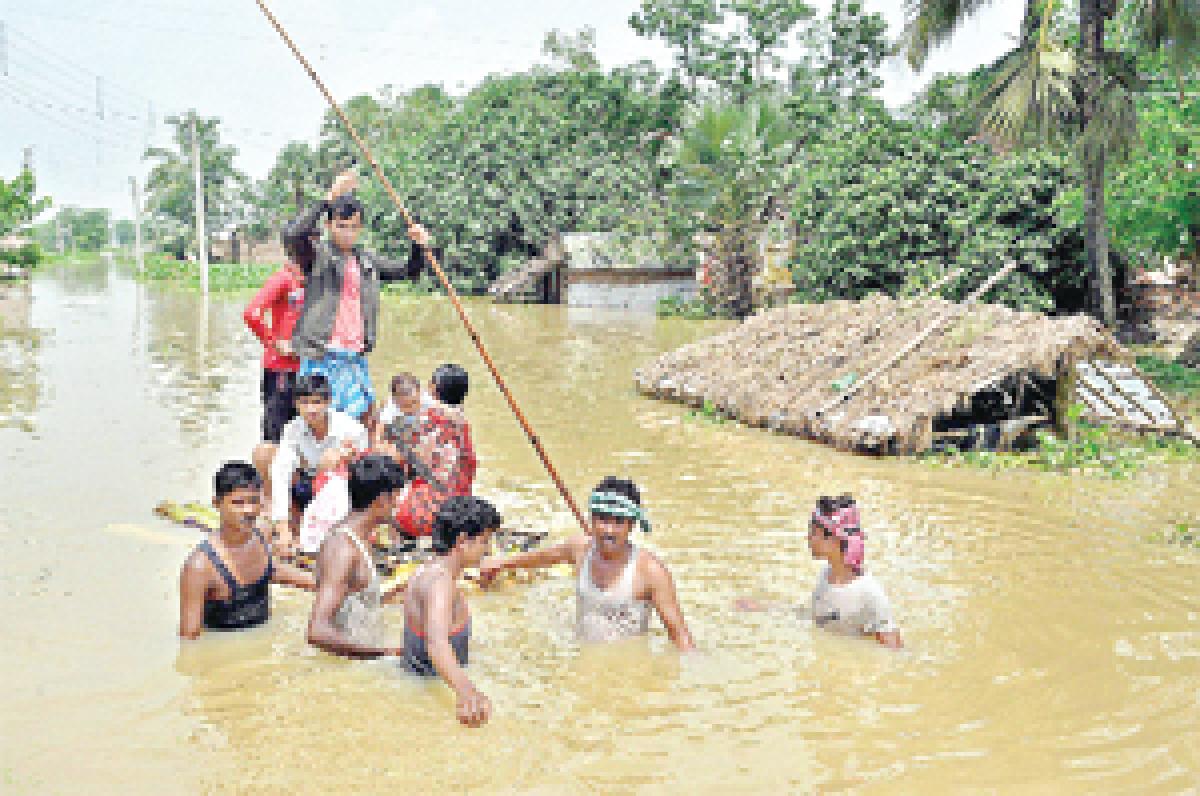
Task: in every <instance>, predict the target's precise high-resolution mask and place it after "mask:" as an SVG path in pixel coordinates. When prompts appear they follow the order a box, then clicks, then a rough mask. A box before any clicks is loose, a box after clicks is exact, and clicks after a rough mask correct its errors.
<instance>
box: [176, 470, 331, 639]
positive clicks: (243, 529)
mask: <svg viewBox="0 0 1200 796" xmlns="http://www.w3.org/2000/svg"><path fill="white" fill-rule="evenodd" d="M213 491H214V497H213V505H214V506H215V507H216V508H217V511H218V512H219V514H220V516H221V527H220V528H219V529H218V530H217V531H216V532H215V533H213V534H210V535H209V538H207V539H205V540H204V541H203V542H201V543H200V544H199V545H197V547H196V549H195V550H193V551H192V553H191V555H189V556H188V558H187V560H186V561H184V563H183V569H182V570H181V571H180V573H179V635H180V637H181V638H187V639H194V638H199V636H200V633H201V632H202V631H203V629H204V628H208V629H209V630H242V629H244V628H248V627H255V626H257V625H260V624H262V623H263V622H265V621H267V618H268V617H269V616H270V613H271V606H270V584H271V583H279V584H284V585H288V586H295V587H297V588H301V589H307V590H309V591H311V590H312V588H313V578H312V575H310V574H309V573H307V572H305V571H303V570H301V569H298V568H297V567H295V566H292V565H290V564H287V563H284V562H281V561H274V560H272V556H271V550H270V547H268V546H267V542H266V540H265V539H264V538H263V536H262V534H261V533H260V532H259V531H258V529H257V528H256V527H255V523H256V522H257V520H258V515H259V512H260V510H261V509H262V480H261V479H260V478H259V476H258V471H257V470H255V469H254V467H253V465H251V464H249V463H248V462H226V463H225V464H223V465H222V466H221V469H220V470H218V471H217V474H216V476H215V477H214V478H213Z"/></svg>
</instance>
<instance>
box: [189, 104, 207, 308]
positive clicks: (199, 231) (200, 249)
mask: <svg viewBox="0 0 1200 796" xmlns="http://www.w3.org/2000/svg"><path fill="white" fill-rule="evenodd" d="M191 122H192V170H193V171H194V172H195V174H196V256H197V265H198V266H199V268H200V292H201V293H202V294H203V295H204V296H205V297H207V296H208V246H207V241H205V239H204V169H203V168H202V167H201V165H200V135H199V132H198V131H197V129H196V112H195V111H192V119H191Z"/></svg>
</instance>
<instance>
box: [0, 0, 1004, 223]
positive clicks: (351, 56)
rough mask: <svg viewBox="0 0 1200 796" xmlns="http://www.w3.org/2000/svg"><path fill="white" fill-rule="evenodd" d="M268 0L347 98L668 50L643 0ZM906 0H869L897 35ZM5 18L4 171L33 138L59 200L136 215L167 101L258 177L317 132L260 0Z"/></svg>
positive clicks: (914, 86) (314, 105)
mask: <svg viewBox="0 0 1200 796" xmlns="http://www.w3.org/2000/svg"><path fill="white" fill-rule="evenodd" d="M268 3H269V5H270V7H271V8H272V9H273V10H274V11H275V13H276V14H277V15H278V16H279V17H280V19H281V21H282V22H283V24H284V25H285V26H286V27H287V28H288V29H289V32H290V33H291V34H292V36H293V38H294V39H295V40H296V43H297V44H298V45H299V47H300V48H301V50H302V51H303V52H304V53H305V54H306V55H307V56H308V57H309V58H310V59H311V60H312V61H313V62H314V66H315V67H316V69H317V70H318V72H319V73H320V74H321V76H322V78H323V79H324V80H325V82H326V83H327V84H328V85H329V86H330V88H331V90H332V91H333V92H334V94H335V95H336V96H337V97H339V98H345V97H347V96H351V95H353V94H359V93H363V92H370V91H374V90H376V89H378V88H379V87H381V86H383V85H385V84H389V83H390V84H391V85H393V86H395V87H396V88H397V89H406V88H411V87H413V86H417V85H422V84H426V83H441V84H442V85H444V86H445V87H446V88H447V89H448V90H450V91H454V92H461V91H462V90H464V89H465V88H468V87H470V86H471V85H473V84H474V83H476V82H478V81H479V80H480V79H481V78H482V77H483V76H484V75H487V74H489V73H494V72H516V71H521V70H524V69H526V68H528V67H529V65H530V64H532V63H535V62H539V61H545V58H544V57H543V56H542V55H541V53H540V51H541V44H542V39H543V36H544V34H545V33H546V31H548V30H550V29H553V28H558V29H560V30H563V31H575V30H577V29H579V28H581V27H584V26H591V27H593V28H595V29H596V34H597V51H598V55H599V57H600V59H601V61H602V62H603V63H604V64H606V65H610V66H611V65H616V64H620V63H629V62H631V61H635V60H638V59H641V58H649V59H652V60H654V61H656V62H658V63H660V64H661V65H663V66H667V65H669V64H670V54H669V53H668V51H667V50H666V49H665V48H664V47H663V46H661V45H659V44H658V43H656V42H651V41H647V40H645V39H641V38H639V37H637V36H636V35H635V34H634V33H633V31H631V30H630V29H629V26H628V23H627V20H628V18H629V15H630V14H631V13H632V12H633V11H634V10H636V8H637V7H638V5H639V3H638V2H637V0H608V2H597V1H596V0H503V1H500V2H498V1H497V0H410V2H405V3H398V2H396V0H268ZM815 5H817V6H818V7H820V8H824V7H826V6H827V5H828V3H827V2H824V1H823V0H816V2H815ZM903 5H904V0H866V6H867V7H868V8H869V9H871V10H875V11H879V12H880V13H882V14H884V16H885V17H886V18H887V20H888V22H889V23H890V25H891V32H892V34H893V35H894V34H895V32H896V31H897V30H899V28H900V26H901V24H902V22H903ZM1022 6H1023V4H1022V3H1019V2H1015V1H1014V0H1008V2H995V3H992V4H991V5H990V6H989V7H988V8H986V9H984V11H983V12H981V13H980V14H979V15H978V16H977V18H976V19H974V20H972V21H971V22H970V23H968V24H967V25H966V26H965V27H964V28H963V30H962V31H961V32H960V34H959V35H958V36H957V37H956V38H955V39H954V41H953V42H952V43H951V45H950V46H949V47H947V48H945V49H943V50H942V51H939V52H937V53H935V54H934V56H933V57H932V58H930V60H929V63H928V66H927V67H926V69H925V70H924V71H923V72H922V73H921V74H919V75H917V74H913V73H912V72H911V71H910V70H909V69H908V68H907V67H906V66H905V65H903V64H902V63H896V64H891V65H889V67H888V68H887V69H886V70H885V78H886V81H887V84H886V86H885V88H884V90H883V98H884V99H885V100H886V101H887V102H888V103H889V104H892V105H896V104H900V103H903V102H904V101H906V100H907V99H908V98H909V97H911V96H912V94H913V92H914V91H916V90H918V89H919V88H920V87H921V86H922V85H923V84H924V83H925V82H926V81H927V80H928V78H929V77H930V76H932V75H933V74H935V73H937V72H951V71H967V70H970V69H972V68H974V67H976V66H978V65H979V64H980V63H983V62H986V61H990V60H992V59H994V58H995V57H996V56H998V55H999V54H1000V53H1001V52H1003V51H1004V50H1006V49H1008V48H1010V47H1011V46H1012V42H1013V37H1014V36H1015V34H1016V32H1017V30H1018V26H1019V22H1020V15H1021V9H1022ZM0 23H3V25H4V35H2V36H0V175H3V176H8V177H11V176H12V175H13V174H14V173H15V172H16V171H17V169H18V168H19V167H20V163H21V158H22V152H23V149H24V148H25V147H26V146H29V145H32V146H33V147H34V153H33V159H34V167H35V170H36V173H37V176H38V180H39V188H40V189H41V190H42V191H43V192H45V193H48V194H50V195H51V196H53V197H54V199H55V201H56V202H57V203H60V204H74V205H83V206H98V207H109V208H112V209H113V210H115V211H116V212H117V214H118V215H120V216H128V215H129V214H130V212H131V211H130V202H131V200H130V191H129V177H130V176H131V175H135V174H137V175H142V174H144V173H145V170H146V164H145V163H144V162H143V161H142V160H141V154H142V152H143V150H144V148H145V145H146V143H147V142H148V141H150V142H157V143H163V142H165V140H166V134H165V128H164V125H163V122H162V120H163V117H164V116H166V115H169V114H170V113H172V112H178V111H181V110H184V109H187V108H193V107H194V108H196V109H197V110H198V111H199V112H200V113H201V114H202V115H205V116H219V117H220V118H221V119H222V120H223V121H224V128H223V129H224V133H225V138H226V140H227V141H228V142H230V143H233V144H235V145H236V146H237V147H238V149H239V150H240V155H239V158H238V166H239V167H240V168H241V169H242V170H244V171H246V172H247V173H248V174H250V175H251V176H253V177H262V176H263V175H265V173H266V171H267V169H268V168H269V167H270V165H271V163H272V161H273V160H274V156H275V153H276V152H277V151H278V150H279V149H280V148H282V147H283V145H284V144H286V143H287V142H288V141H289V140H293V139H305V140H310V141H311V140H313V139H315V135H316V132H317V127H318V125H319V122H320V118H321V113H322V112H323V110H324V104H323V103H324V100H323V99H322V97H321V96H320V94H319V93H318V92H317V90H316V89H315V87H314V86H313V85H312V83H311V82H310V81H309V79H308V76H307V75H306V74H305V73H304V72H303V70H302V69H301V68H300V66H299V65H298V64H297V63H296V62H295V60H294V59H293V58H292V56H291V54H290V53H289V52H288V51H287V50H286V48H285V47H284V45H283V43H282V42H281V41H280V40H279V38H278V36H277V35H276V33H275V32H274V30H272V29H271V28H270V26H269V25H268V23H267V22H266V20H265V19H264V18H263V17H262V15H261V13H260V12H259V10H258V7H257V5H256V4H255V2H254V0H190V1H189V0H108V1H107V2H105V1H104V0H54V2H51V1H50V0H0ZM5 45H6V46H5ZM98 78H99V85H97V82H98V80H97V79H98ZM31 105H32V106H33V107H30V106H31ZM100 112H102V113H103V118H100V117H99V115H98V114H99V113H100Z"/></svg>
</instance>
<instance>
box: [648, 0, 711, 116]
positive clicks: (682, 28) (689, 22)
mask: <svg viewBox="0 0 1200 796" xmlns="http://www.w3.org/2000/svg"><path fill="white" fill-rule="evenodd" d="M723 20H724V14H722V13H721V11H720V9H719V8H718V3H717V0H642V5H641V8H640V9H639V10H638V11H637V13H635V14H633V15H632V16H631V17H630V18H629V26H630V27H631V28H633V29H634V31H636V32H637V34H638V35H639V36H644V37H646V38H657V39H662V40H663V41H664V42H666V43H667V44H668V45H669V46H670V47H672V48H674V49H675V50H676V53H675V65H676V67H677V69H678V70H679V72H680V73H681V74H683V75H684V76H686V78H687V81H688V86H689V87H690V89H691V92H692V93H693V94H694V93H695V92H696V79H697V78H698V77H699V76H700V75H701V74H703V72H704V68H703V64H704V62H705V60H706V59H707V58H709V56H710V55H711V52H712V49H713V44H714V36H713V34H712V32H711V31H710V28H711V27H713V26H716V25H719V24H721V22H722V21H723Z"/></svg>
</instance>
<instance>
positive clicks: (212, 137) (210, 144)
mask: <svg viewBox="0 0 1200 796" xmlns="http://www.w3.org/2000/svg"><path fill="white" fill-rule="evenodd" d="M167 124H169V125H171V126H172V127H174V128H175V129H174V132H173V134H172V139H173V147H171V148H165V147H151V148H150V149H147V150H146V158H147V159H148V160H151V161H154V164H153V166H151V169H150V174H149V176H148V178H147V180H146V194H147V196H148V200H149V201H148V208H149V210H150V212H151V214H152V215H153V216H154V217H155V221H156V222H159V223H156V224H155V226H156V227H157V228H158V229H159V230H160V231H161V235H162V243H163V245H164V247H165V248H166V249H168V250H169V251H171V252H173V253H175V254H176V255H177V256H182V255H183V253H184V252H185V251H187V250H195V246H196V241H195V231H194V229H193V226H194V224H195V218H196V191H195V177H194V175H193V165H194V164H193V159H192V133H191V131H192V128H193V125H194V127H195V130H196V134H197V139H198V149H199V153H200V164H201V172H202V174H203V184H204V210H205V212H204V215H205V230H206V231H207V232H208V234H209V235H210V236H211V234H212V233H213V232H215V231H216V230H219V229H221V228H222V227H224V226H225V225H226V224H227V223H229V222H230V221H231V220H233V219H234V218H235V217H236V215H237V214H238V212H239V209H240V208H241V207H242V205H243V202H244V191H245V187H246V176H245V175H244V174H242V172H240V171H239V170H238V169H237V168H235V167H234V165H233V160H234V158H235V157H236V156H237V147H234V146H231V145H229V144H223V143H221V133H220V129H219V128H220V125H221V120H220V119H216V118H205V117H199V116H197V115H196V114H195V113H193V112H188V113H187V114H184V115H182V116H168V117H167Z"/></svg>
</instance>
